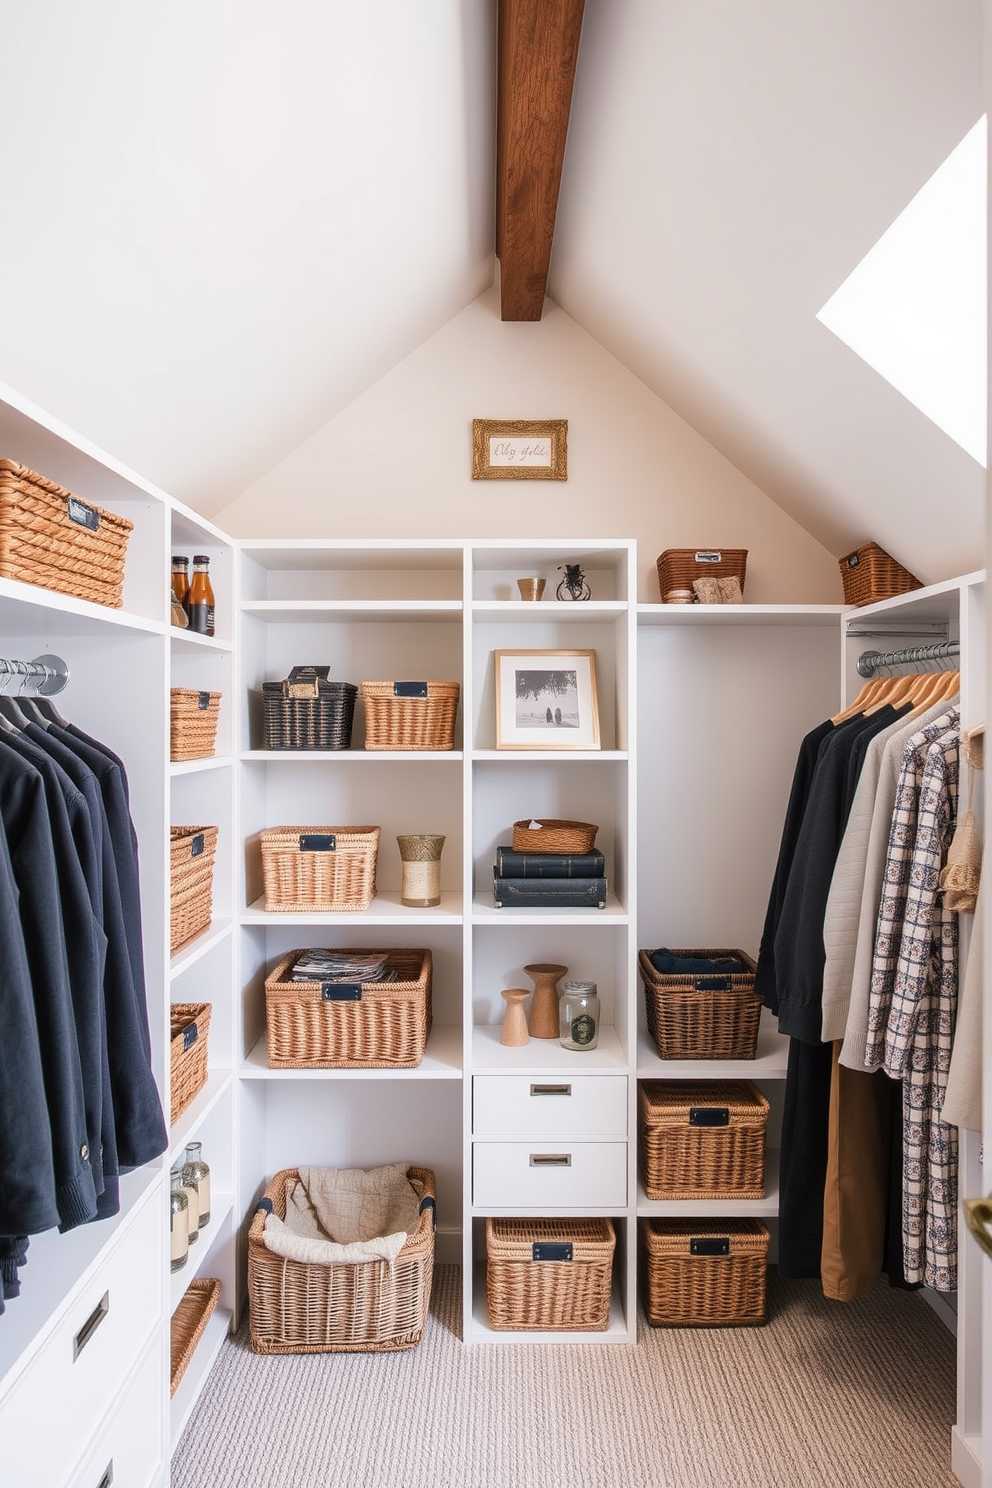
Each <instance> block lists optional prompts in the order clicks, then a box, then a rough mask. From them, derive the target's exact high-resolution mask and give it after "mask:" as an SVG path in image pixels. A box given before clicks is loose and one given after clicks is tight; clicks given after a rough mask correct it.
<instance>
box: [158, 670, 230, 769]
mask: <svg viewBox="0 0 992 1488" xmlns="http://www.w3.org/2000/svg"><path fill="white" fill-rule="evenodd" d="M219 715H220V693H219V692H197V691H196V690H195V688H192V687H173V688H171V689H170V691H169V758H170V759H172V760H191V759H207V758H209V756H210V755H212V754H213V752H214V749H215V747H216V744H217V720H218V717H219Z"/></svg>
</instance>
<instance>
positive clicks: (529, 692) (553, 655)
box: [493, 651, 600, 749]
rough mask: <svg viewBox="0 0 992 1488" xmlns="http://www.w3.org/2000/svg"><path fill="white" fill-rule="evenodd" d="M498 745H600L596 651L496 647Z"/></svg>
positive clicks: (515, 747)
mask: <svg viewBox="0 0 992 1488" xmlns="http://www.w3.org/2000/svg"><path fill="white" fill-rule="evenodd" d="M493 656H494V658H495V671H496V748H497V749H598V748H599V747H600V744H599V704H598V701H597V698H596V653H595V651H494V652H493Z"/></svg>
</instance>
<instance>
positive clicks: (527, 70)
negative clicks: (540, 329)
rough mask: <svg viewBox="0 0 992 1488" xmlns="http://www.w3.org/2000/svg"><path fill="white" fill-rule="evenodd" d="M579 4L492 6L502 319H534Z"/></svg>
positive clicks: (577, 0)
mask: <svg viewBox="0 0 992 1488" xmlns="http://www.w3.org/2000/svg"><path fill="white" fill-rule="evenodd" d="M584 3H585V0H498V4H499V28H498V58H499V60H498V85H497V100H496V254H497V257H498V258H499V264H500V316H501V319H503V320H540V318H541V312H542V310H543V308H544V295H545V290H546V288H547V282H548V269H549V266H550V263H551V242H552V238H553V237H554V230H555V214H556V212H557V210H558V188H559V186H560V185H561V170H562V162H563V160H564V158H565V139H566V136H567V134H568V115H569V109H570V108H571V103H572V83H573V81H574V79H575V63H576V59H577V57H578V54H579V33H580V31H581V29H582V10H583V5H584Z"/></svg>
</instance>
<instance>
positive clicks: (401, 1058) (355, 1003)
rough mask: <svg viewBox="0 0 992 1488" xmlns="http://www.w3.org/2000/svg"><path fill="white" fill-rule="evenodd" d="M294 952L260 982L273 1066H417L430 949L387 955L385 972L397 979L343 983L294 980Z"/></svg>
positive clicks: (426, 1023) (427, 1006)
mask: <svg viewBox="0 0 992 1488" xmlns="http://www.w3.org/2000/svg"><path fill="white" fill-rule="evenodd" d="M348 949H349V951H353V948H352V947H350V946H349V948H348ZM299 954H300V952H299V951H298V950H297V951H290V953H289V954H288V955H287V956H284V957H283V958H282V960H281V961H280V962H279V964H278V965H277V966H276V967H275V969H274V970H273V972H272V974H271V975H270V976H268V977H266V980H265V1020H266V1033H267V1039H268V1048H269V1065H270V1067H271V1068H273V1069H412V1068H413V1067H414V1066H415V1065H418V1064H420V1062H421V1060H422V1059H423V1057H424V1050H425V1048H426V1046H427V1036H428V1034H429V1033H430V1030H431V991H432V982H433V958H432V955H431V952H430V951H421V950H394V951H388V952H387V953H386V954H387V956H388V960H387V971H388V972H389V973H391V974H392V975H393V976H394V977H395V980H394V981H388V982H387V981H382V982H358V983H349V984H347V986H341V985H340V984H335V983H333V982H327V983H321V982H294V981H291V980H290V971H291V969H292V966H293V962H294V961H295V960H296V958H297V956H298V955H299ZM353 954H355V955H358V956H367V955H372V954H374V952H371V951H368V950H358V951H353ZM356 993H357V996H356V995H355V994H356Z"/></svg>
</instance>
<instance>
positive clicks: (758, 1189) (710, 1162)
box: [638, 1080, 769, 1199]
mask: <svg viewBox="0 0 992 1488" xmlns="http://www.w3.org/2000/svg"><path fill="white" fill-rule="evenodd" d="M768 1110H769V1105H768V1101H767V1100H766V1099H765V1097H764V1096H763V1095H762V1093H761V1091H760V1090H758V1088H757V1086H755V1085H751V1084H748V1083H746V1082H743V1081H739V1082H733V1081H729V1080H728V1081H724V1082H720V1083H714V1082H705V1083H704V1082H698V1083H697V1082H691V1083H687V1082H682V1081H679V1082H672V1081H661V1080H646V1081H644V1082H643V1083H642V1084H641V1085H640V1086H639V1087H638V1114H639V1127H640V1144H641V1168H642V1175H643V1179H644V1191H645V1193H646V1195H647V1197H648V1198H649V1199H731V1198H733V1199H762V1198H764V1196H765V1131H766V1128H767V1126H768Z"/></svg>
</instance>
